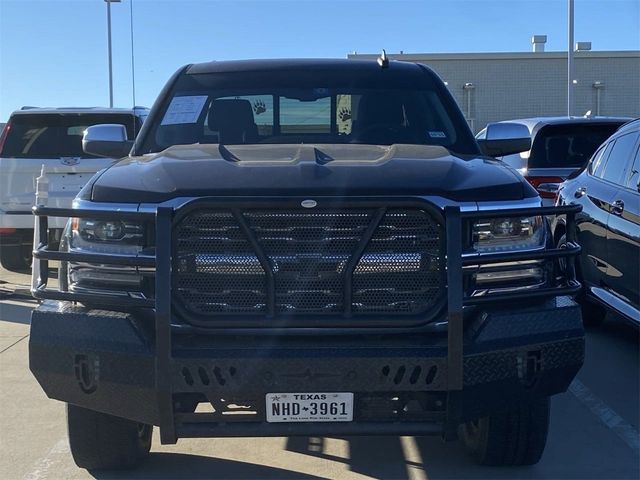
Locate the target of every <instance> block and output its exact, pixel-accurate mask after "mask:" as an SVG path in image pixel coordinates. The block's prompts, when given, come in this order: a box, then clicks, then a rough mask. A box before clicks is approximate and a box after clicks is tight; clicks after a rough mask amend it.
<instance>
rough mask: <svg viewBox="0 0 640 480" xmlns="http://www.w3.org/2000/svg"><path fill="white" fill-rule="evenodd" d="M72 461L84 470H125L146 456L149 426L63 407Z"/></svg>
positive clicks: (150, 427) (98, 413)
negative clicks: (65, 409)
mask: <svg viewBox="0 0 640 480" xmlns="http://www.w3.org/2000/svg"><path fill="white" fill-rule="evenodd" d="M67 427H68V433H69V446H70V447H71V455H72V456H73V460H74V461H75V462H76V465H78V466H79V467H81V468H86V469H87V470H115V469H118V470H120V469H129V468H134V467H137V466H138V465H140V463H142V461H143V460H144V459H145V458H146V457H147V456H148V455H149V450H150V449H151V434H152V433H153V426H152V425H146V424H142V423H137V422H134V421H131V420H126V419H124V418H119V417H114V416H112V415H107V414H106V413H100V412H94V411H93V410H87V409H86V408H82V407H77V406H75V405H69V404H67Z"/></svg>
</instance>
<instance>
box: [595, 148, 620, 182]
mask: <svg viewBox="0 0 640 480" xmlns="http://www.w3.org/2000/svg"><path fill="white" fill-rule="evenodd" d="M614 143H616V142H615V141H613V142H609V143H607V144H606V145H605V146H603V147H602V148H601V149H600V150H598V151H597V152H596V153H595V154H594V155H593V158H592V159H591V163H590V164H589V173H590V174H591V175H593V176H595V177H602V172H603V171H604V166H605V164H606V163H607V158H608V157H609V153H610V152H611V148H612V147H613V144H614Z"/></svg>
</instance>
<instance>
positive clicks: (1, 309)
mask: <svg viewBox="0 0 640 480" xmlns="http://www.w3.org/2000/svg"><path fill="white" fill-rule="evenodd" d="M3 300H16V301H19V303H18V302H16V303H7V302H2V303H0V320H2V321H4V322H11V323H21V324H23V325H29V324H30V323H31V311H32V310H33V309H34V308H36V307H37V306H38V302H37V301H36V300H33V299H26V298H17V297H13V296H8V297H6V298H4V299H3Z"/></svg>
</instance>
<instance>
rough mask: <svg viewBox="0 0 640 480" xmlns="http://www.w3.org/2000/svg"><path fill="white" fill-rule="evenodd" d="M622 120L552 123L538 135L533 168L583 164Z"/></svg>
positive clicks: (530, 165) (533, 152) (531, 166)
mask: <svg viewBox="0 0 640 480" xmlns="http://www.w3.org/2000/svg"><path fill="white" fill-rule="evenodd" d="M622 123H623V122H620V123H600V124H596V123H593V124H591V123H590V124H577V125H548V126H546V127H544V128H542V129H541V130H540V131H539V132H538V134H537V135H536V138H535V141H534V142H533V147H532V149H531V155H530V156H529V168H551V167H560V168H562V167H571V168H579V167H582V166H583V165H585V164H586V163H587V161H588V160H589V159H590V158H591V155H593V152H595V151H596V149H597V148H598V147H599V146H600V145H601V144H602V142H604V141H605V140H606V139H607V138H609V137H610V136H611V135H612V134H613V132H615V131H616V130H617V129H618V127H619V126H620V125H622Z"/></svg>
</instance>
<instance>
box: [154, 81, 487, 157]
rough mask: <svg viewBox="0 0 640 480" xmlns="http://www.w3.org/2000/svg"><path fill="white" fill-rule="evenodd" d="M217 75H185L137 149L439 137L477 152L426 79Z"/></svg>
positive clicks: (435, 141) (445, 99)
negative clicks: (238, 81)
mask: <svg viewBox="0 0 640 480" xmlns="http://www.w3.org/2000/svg"><path fill="white" fill-rule="evenodd" d="M224 76H225V75H220V74H217V75H216V74H199V75H184V76H183V77H182V78H181V79H180V80H179V81H178V82H177V85H176V86H175V87H174V90H173V93H172V95H170V96H169V98H168V99H167V101H166V102H165V103H164V105H163V108H162V110H161V111H160V115H159V118H158V117H156V119H155V120H154V121H153V125H151V126H149V128H150V131H148V132H147V134H146V135H145V138H144V144H143V146H142V149H141V150H142V153H149V152H157V151H161V150H164V149H165V148H167V147H169V146H172V145H177V144H183V145H184V144H227V145H234V144H301V143H321V144H322V143H323V144H345V143H365V144H377V145H391V144H394V143H404V144H417V145H440V146H443V147H445V148H448V149H450V150H452V151H455V152H459V153H476V148H477V147H476V146H475V142H474V141H473V137H472V136H471V134H470V132H469V130H468V127H467V125H466V123H465V122H464V119H463V118H462V116H461V115H460V113H459V111H458V109H457V107H456V106H455V104H454V102H453V100H452V99H451V97H450V96H449V95H448V94H445V95H443V94H442V92H439V91H438V89H437V87H436V85H435V84H434V82H433V81H425V82H424V84H423V85H415V86H414V88H407V87H406V86H405V85H394V84H390V85H389V86H383V88H380V87H377V86H376V87H377V88H371V87H368V86H364V87H363V88H360V86H359V85H354V84H353V83H354V82H349V81H348V78H347V80H344V79H343V80H342V82H336V81H333V82H325V83H323V82H317V80H316V82H317V83H313V82H299V83H310V85H308V86H304V85H303V86H298V85H295V86H291V87H287V86H286V84H287V83H289V84H291V83H298V82H293V81H291V80H289V81H288V82H282V83H283V84H284V86H281V85H278V84H275V85H271V86H270V85H268V84H267V85H264V83H265V82H262V83H261V84H258V82H257V81H256V82H255V83H256V85H259V86H254V85H250V84H249V85H246V86H244V87H243V86H238V85H233V82H222V83H221V82H219V81H217V77H224ZM425 77H426V75H425ZM427 80H428V79H427ZM272 83H275V82H272ZM340 83H342V84H340ZM227 84H229V85H227ZM367 87H368V88H367ZM416 87H417V88H416Z"/></svg>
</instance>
